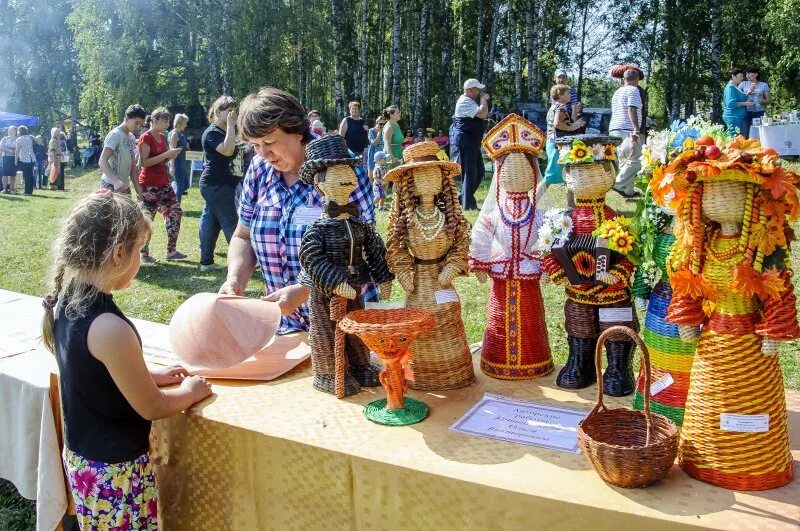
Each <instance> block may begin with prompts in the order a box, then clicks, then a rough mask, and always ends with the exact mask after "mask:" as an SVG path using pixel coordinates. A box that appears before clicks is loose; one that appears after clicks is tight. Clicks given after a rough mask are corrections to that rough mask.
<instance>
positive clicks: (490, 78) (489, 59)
mask: <svg viewBox="0 0 800 531" xmlns="http://www.w3.org/2000/svg"><path fill="white" fill-rule="evenodd" d="M498 7H499V6H498V4H497V2H496V1H493V2H490V3H489V9H490V11H491V17H492V26H491V30H490V31H489V52H488V53H487V54H486V67H485V68H484V70H483V72H484V77H486V83H485V84H486V90H487V91H488V92H489V93H490V94H491V93H492V90H493V89H494V60H495V52H496V51H497V34H498V32H499V31H500V15H499V14H498V11H499V9H498Z"/></svg>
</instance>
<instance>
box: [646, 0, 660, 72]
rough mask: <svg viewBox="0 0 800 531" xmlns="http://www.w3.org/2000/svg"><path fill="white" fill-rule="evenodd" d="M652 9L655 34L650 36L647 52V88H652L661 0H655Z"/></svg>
mask: <svg viewBox="0 0 800 531" xmlns="http://www.w3.org/2000/svg"><path fill="white" fill-rule="evenodd" d="M652 9H653V12H652V17H653V33H651V34H650V44H649V46H648V51H647V86H650V74H651V73H652V71H653V59H654V57H655V54H656V43H657V42H658V16H659V12H660V10H661V0H653V5H652Z"/></svg>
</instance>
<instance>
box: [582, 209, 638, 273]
mask: <svg viewBox="0 0 800 531" xmlns="http://www.w3.org/2000/svg"><path fill="white" fill-rule="evenodd" d="M592 236H595V237H596V238H602V239H604V240H606V241H608V248H609V249H611V250H612V251H616V252H618V253H622V254H624V255H625V256H626V257H627V258H628V259H629V260H630V261H631V262H633V263H634V264H639V263H640V262H641V257H640V256H639V246H640V242H639V239H638V237H637V236H636V234H635V232H634V231H633V221H632V220H631V219H630V218H627V217H625V216H618V217H615V218H612V219H607V220H605V221H604V222H603V223H601V224H600V226H599V227H597V229H595V231H594V232H593V233H592Z"/></svg>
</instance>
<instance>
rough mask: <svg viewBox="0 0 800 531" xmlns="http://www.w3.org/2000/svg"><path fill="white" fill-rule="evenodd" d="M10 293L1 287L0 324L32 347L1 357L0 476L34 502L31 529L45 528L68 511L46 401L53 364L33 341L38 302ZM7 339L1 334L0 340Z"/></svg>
mask: <svg viewBox="0 0 800 531" xmlns="http://www.w3.org/2000/svg"><path fill="white" fill-rule="evenodd" d="M10 293H11V292H7V291H5V290H0V323H5V324H9V323H14V333H13V339H14V341H15V342H17V343H23V344H25V345H26V346H29V347H31V348H34V350H30V351H28V352H25V353H22V354H17V355H12V356H8V357H5V358H2V359H0V449H1V450H0V477H2V478H4V479H7V480H9V481H10V482H11V483H13V484H14V486H15V487H16V488H17V489H18V490H19V493H20V494H21V495H22V496H24V497H25V498H28V499H31V500H34V499H35V500H36V529H37V531H39V530H48V531H49V530H52V529H54V528H55V527H56V526H57V525H58V524H59V523H60V522H61V518H62V517H63V516H64V512H65V511H66V510H67V492H66V487H65V484H64V474H63V470H62V465H61V455H60V452H59V446H58V438H57V434H56V426H55V421H54V418H53V410H52V407H51V404H50V374H51V373H54V372H55V371H56V369H57V366H56V361H55V358H53V355H52V354H50V352H48V351H47V350H45V349H44V348H42V347H41V345H38V339H37V338H38V336H39V332H38V327H39V323H40V322H41V318H42V306H41V300H40V299H37V298H34V297H26V296H22V297H12V296H10ZM20 324H22V327H20ZM7 337H9V334H8V333H7V332H4V336H3V338H0V341H3V340H4V339H5V338H7Z"/></svg>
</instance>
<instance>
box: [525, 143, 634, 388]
mask: <svg viewBox="0 0 800 531" xmlns="http://www.w3.org/2000/svg"><path fill="white" fill-rule="evenodd" d="M617 143H619V140H618V139H616V138H614V137H608V136H600V135H582V136H573V137H562V138H559V139H558V140H557V141H556V144H557V145H558V146H559V151H560V152H561V155H560V157H559V161H558V162H559V164H562V165H563V166H564V179H565V181H566V185H567V189H568V190H569V191H571V192H572V193H573V194H574V196H575V208H573V209H572V212H571V213H569V215H568V217H567V219H566V220H565V219H563V218H562V219H560V220H559V221H558V223H556V224H553V223H552V220H553V219H555V218H554V217H553V216H552V215H551V214H550V213H548V215H547V217H548V218H549V219H546V220H545V223H544V226H543V229H544V228H545V227H546V228H547V230H548V232H549V233H551V234H552V233H554V232H555V230H556V229H557V227H556V226H555V225H560V226H565V227H566V230H565V231H563V232H562V233H561V237H560V239H558V241H555V242H554V241H548V234H547V233H543V230H540V232H539V241H540V245H539V247H540V249H542V250H543V251H546V253H545V255H544V257H543V260H542V263H543V266H544V269H545V271H546V272H547V274H548V275H549V277H550V279H551V280H552V281H553V282H555V283H556V284H564V283H566V292H567V301H566V303H565V304H564V315H565V319H564V326H565V328H566V329H567V342H568V344H569V357H568V358H567V363H566V365H565V366H564V367H563V368H562V369H561V371H560V372H559V374H558V377H557V378H556V384H557V385H559V386H560V387H564V388H566V389H582V388H584V387H588V386H590V385H592V384H593V383H595V381H596V379H597V376H596V374H595V367H594V351H595V345H596V344H597V338H598V336H599V335H600V333H601V332H602V331H603V330H605V329H607V328H610V327H612V326H615V325H623V326H627V327H630V328H632V329H633V330H638V329H639V324H638V320H637V318H636V312H635V311H634V308H633V304H632V301H631V292H630V277H631V275H632V273H633V264H632V263H631V262H630V260H628V259H627V258H626V257H625V256H624V255H623V254H621V253H620V252H616V251H611V250H610V249H609V247H610V246H609V245H607V244H606V243H605V241H604V240H602V239H601V238H597V237H595V236H593V235H592V233H594V232H595V231H596V230H597V229H599V228H600V227H601V225H603V223H604V222H606V221H607V220H612V219H614V218H616V217H617V214H616V212H614V210H613V209H611V207H609V206H607V205H606V200H605V196H606V193H607V192H608V191H609V190H610V189H611V187H612V185H613V184H614V178H615V177H616V170H615V167H614V162H613V161H614V160H615V158H616V155H615V153H616V150H615V145H616V144H617ZM556 217H557V216H556ZM626 237H627V236H626ZM631 241H632V238H631ZM624 246H625V243H624V242H623V243H622V244H621V245H619V246H618V247H620V248H621V247H624ZM605 347H606V356H607V358H608V367H607V368H606V372H605V374H604V375H603V384H604V389H603V391H604V393H605V394H607V395H611V396H626V395H629V394H631V393H633V389H634V380H633V366H632V361H633V350H634V347H635V345H634V343H633V341H632V340H631V339H630V338H628V337H627V336H625V335H623V334H616V335H614V336H612V337H610V338H609V340H608V341H606V343H605Z"/></svg>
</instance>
